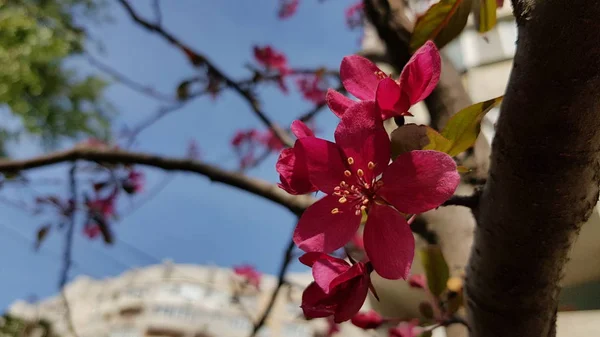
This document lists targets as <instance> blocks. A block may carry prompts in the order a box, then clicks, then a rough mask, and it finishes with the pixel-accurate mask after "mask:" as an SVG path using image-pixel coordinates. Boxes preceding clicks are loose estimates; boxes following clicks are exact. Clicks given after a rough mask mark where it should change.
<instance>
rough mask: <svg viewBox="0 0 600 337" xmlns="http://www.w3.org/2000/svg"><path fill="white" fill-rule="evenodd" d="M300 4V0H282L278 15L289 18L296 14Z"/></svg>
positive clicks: (281, 17)
mask: <svg viewBox="0 0 600 337" xmlns="http://www.w3.org/2000/svg"><path fill="white" fill-rule="evenodd" d="M299 4H300V0H280V1H279V11H278V12H277V16H278V17H279V18H280V19H287V18H289V17H291V16H293V15H294V14H296V11H297V10H298V5H299Z"/></svg>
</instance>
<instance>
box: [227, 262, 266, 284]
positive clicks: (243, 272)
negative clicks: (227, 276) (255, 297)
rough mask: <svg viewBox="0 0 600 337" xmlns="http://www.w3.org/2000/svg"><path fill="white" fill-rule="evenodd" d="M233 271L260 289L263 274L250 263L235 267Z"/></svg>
mask: <svg viewBox="0 0 600 337" xmlns="http://www.w3.org/2000/svg"><path fill="white" fill-rule="evenodd" d="M233 272H234V273H235V274H236V275H239V276H241V277H242V278H244V280H245V281H246V282H247V283H248V284H249V285H251V286H253V287H254V288H256V289H260V280H261V277H262V275H261V274H260V273H259V272H258V271H257V270H256V269H254V267H252V266H250V265H241V266H235V267H233Z"/></svg>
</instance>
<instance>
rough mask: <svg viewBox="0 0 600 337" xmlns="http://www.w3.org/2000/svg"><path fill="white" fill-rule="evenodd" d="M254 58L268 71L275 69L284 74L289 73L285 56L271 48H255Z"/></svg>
mask: <svg viewBox="0 0 600 337" xmlns="http://www.w3.org/2000/svg"><path fill="white" fill-rule="evenodd" d="M254 58H255V59H256V61H257V62H258V63H260V64H262V65H263V66H264V67H265V68H267V69H274V70H277V71H279V72H280V73H282V74H286V73H288V72H289V67H288V64H287V58H286V57H285V55H284V54H283V53H281V52H278V51H276V50H275V49H273V47H271V46H264V47H259V46H254Z"/></svg>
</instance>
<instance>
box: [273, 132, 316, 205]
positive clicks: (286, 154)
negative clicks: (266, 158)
mask: <svg viewBox="0 0 600 337" xmlns="http://www.w3.org/2000/svg"><path fill="white" fill-rule="evenodd" d="M291 129H292V133H294V135H295V136H296V138H298V139H302V138H305V137H314V133H313V132H312V131H311V129H310V128H308V126H306V124H304V123H302V122H301V121H294V122H293V123H292V127H291ZM275 168H276V170H277V172H278V173H279V180H280V181H281V182H280V183H279V184H277V185H278V186H279V187H280V188H281V189H283V190H284V191H286V192H288V193H289V194H294V195H298V194H307V193H310V192H314V191H316V190H317V188H316V187H315V186H314V185H313V184H312V183H311V182H310V180H309V178H308V167H307V164H306V157H305V155H304V153H303V150H302V148H301V146H300V145H299V143H298V141H296V143H295V144H294V147H292V148H287V149H284V150H283V151H281V154H279V159H278V160H277V164H276V165H275Z"/></svg>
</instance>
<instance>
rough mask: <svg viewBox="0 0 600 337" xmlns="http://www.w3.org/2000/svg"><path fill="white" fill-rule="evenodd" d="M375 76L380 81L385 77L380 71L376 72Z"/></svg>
mask: <svg viewBox="0 0 600 337" xmlns="http://www.w3.org/2000/svg"><path fill="white" fill-rule="evenodd" d="M375 76H377V79H378V80H380V81H381V80H383V79H384V78H386V77H387V75H386V74H385V73H384V72H383V71H381V70H378V71H376V72H375Z"/></svg>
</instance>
